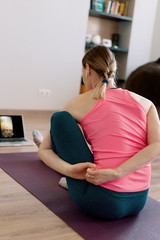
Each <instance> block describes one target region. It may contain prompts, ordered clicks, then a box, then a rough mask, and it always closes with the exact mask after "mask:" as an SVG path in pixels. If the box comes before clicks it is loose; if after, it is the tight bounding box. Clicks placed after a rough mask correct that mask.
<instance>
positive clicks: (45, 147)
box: [38, 132, 95, 180]
mask: <svg viewBox="0 0 160 240" xmlns="http://www.w3.org/2000/svg"><path fill="white" fill-rule="evenodd" d="M38 156H39V158H40V159H41V160H42V161H43V162H44V163H45V164H46V165H47V166H48V167H50V168H52V169H54V170H55V171H57V172H59V173H61V174H63V175H65V176H68V177H72V178H76V179H81V180H82V179H85V175H86V171H87V169H88V168H89V167H90V168H91V167H94V166H95V165H94V164H92V163H90V162H84V163H78V164H74V165H71V164H69V163H67V162H65V161H64V160H62V159H61V158H60V157H59V156H58V155H57V154H56V153H55V152H53V150H52V148H51V139H50V132H48V133H47V135H46V136H45V138H44V140H43V141H42V143H41V145H40V147H39V150H38Z"/></svg>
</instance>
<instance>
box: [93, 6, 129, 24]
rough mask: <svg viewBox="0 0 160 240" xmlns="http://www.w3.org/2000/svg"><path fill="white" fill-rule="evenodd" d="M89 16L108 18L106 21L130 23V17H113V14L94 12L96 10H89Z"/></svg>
mask: <svg viewBox="0 0 160 240" xmlns="http://www.w3.org/2000/svg"><path fill="white" fill-rule="evenodd" d="M89 16H95V17H101V18H108V19H113V20H115V21H128V22H132V18H131V17H128V16H120V15H114V14H110V13H105V12H99V11H96V10H93V9H89Z"/></svg>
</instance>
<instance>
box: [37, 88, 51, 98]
mask: <svg viewBox="0 0 160 240" xmlns="http://www.w3.org/2000/svg"><path fill="white" fill-rule="evenodd" d="M38 95H39V96H40V97H50V96H51V90H50V89H39V90H38Z"/></svg>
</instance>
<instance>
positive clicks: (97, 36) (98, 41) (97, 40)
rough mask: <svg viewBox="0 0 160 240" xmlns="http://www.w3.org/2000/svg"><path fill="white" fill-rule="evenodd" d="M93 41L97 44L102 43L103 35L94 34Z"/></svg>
mask: <svg viewBox="0 0 160 240" xmlns="http://www.w3.org/2000/svg"><path fill="white" fill-rule="evenodd" d="M92 42H93V43H94V44H96V45H100V44H101V36H100V35H98V34H97V35H93V36H92Z"/></svg>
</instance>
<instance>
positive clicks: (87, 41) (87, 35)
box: [86, 34, 92, 43]
mask: <svg viewBox="0 0 160 240" xmlns="http://www.w3.org/2000/svg"><path fill="white" fill-rule="evenodd" d="M91 41H92V35H91V34H86V43H90V42H91Z"/></svg>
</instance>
